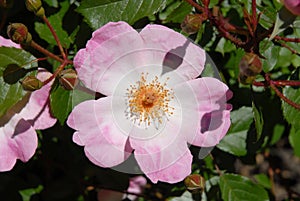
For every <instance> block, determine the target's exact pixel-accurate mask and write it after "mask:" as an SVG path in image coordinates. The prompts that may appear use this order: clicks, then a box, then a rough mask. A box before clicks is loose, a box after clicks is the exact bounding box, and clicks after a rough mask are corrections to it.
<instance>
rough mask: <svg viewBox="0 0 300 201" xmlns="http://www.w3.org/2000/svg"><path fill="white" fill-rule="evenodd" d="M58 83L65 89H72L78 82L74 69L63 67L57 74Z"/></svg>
mask: <svg viewBox="0 0 300 201" xmlns="http://www.w3.org/2000/svg"><path fill="white" fill-rule="evenodd" d="M58 80H59V83H60V84H61V86H62V87H63V88H64V89H66V90H73V89H74V88H75V87H76V86H77V84H78V76H77V72H76V71H75V70H74V69H71V68H69V69H65V70H63V71H61V72H60V74H59V78H58Z"/></svg>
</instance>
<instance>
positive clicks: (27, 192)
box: [19, 185, 43, 201]
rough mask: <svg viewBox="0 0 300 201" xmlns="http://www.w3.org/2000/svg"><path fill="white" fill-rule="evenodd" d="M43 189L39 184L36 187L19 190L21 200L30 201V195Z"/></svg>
mask: <svg viewBox="0 0 300 201" xmlns="http://www.w3.org/2000/svg"><path fill="white" fill-rule="evenodd" d="M42 190H43V186H42V185H39V186H38V187H36V188H30V189H25V190H21V191H19V193H20V194H21V196H22V199H23V201H30V198H31V196H33V195H35V194H38V193H40V192H41V191H42Z"/></svg>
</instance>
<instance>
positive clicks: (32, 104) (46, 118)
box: [0, 37, 56, 172]
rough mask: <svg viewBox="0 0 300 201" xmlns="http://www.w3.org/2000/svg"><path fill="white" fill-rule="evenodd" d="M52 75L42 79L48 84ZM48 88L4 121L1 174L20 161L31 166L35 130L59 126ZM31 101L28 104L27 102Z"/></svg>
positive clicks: (0, 131) (1, 42)
mask: <svg viewBox="0 0 300 201" xmlns="http://www.w3.org/2000/svg"><path fill="white" fill-rule="evenodd" d="M1 45H2V46H10V47H17V48H18V45H17V44H15V43H13V42H11V41H10V40H7V39H4V38H2V37H0V46H1ZM49 76H51V73H49V72H45V71H40V72H39V73H38V76H37V77H38V78H39V79H40V80H42V81H43V80H45V79H47V78H48V77H49ZM50 88H51V85H50V84H48V85H46V86H44V87H42V88H41V89H39V90H37V91H34V92H32V93H31V94H28V95H30V97H29V96H28V98H29V99H28V100H27V99H26V97H25V98H24V99H23V100H22V101H21V102H20V103H19V104H17V106H14V108H12V109H10V110H9V111H8V112H7V113H6V114H5V115H4V116H3V117H1V118H0V172H2V171H9V170H11V169H12V168H13V167H14V165H15V163H16V161H17V159H20V160H21V161H23V162H27V161H28V160H29V159H30V158H31V157H32V156H33V155H34V153H35V150H36V148H37V145H38V138H37V134H36V131H35V129H38V130H39V129H46V128H49V127H51V126H53V125H54V124H55V122H56V119H54V118H53V117H52V116H51V115H50V111H49V103H48V97H49V91H50ZM26 101H28V102H26ZM22 104H25V106H24V107H23V105H22Z"/></svg>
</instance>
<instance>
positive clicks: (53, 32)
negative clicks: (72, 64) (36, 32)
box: [43, 15, 67, 60]
mask: <svg viewBox="0 0 300 201" xmlns="http://www.w3.org/2000/svg"><path fill="white" fill-rule="evenodd" d="M43 20H44V22H45V23H46V25H47V26H48V28H49V29H50V31H51V33H52V35H53V37H54V39H55V41H56V43H57V46H58V48H59V50H60V53H61V55H62V57H63V58H64V60H67V55H66V53H65V52H64V49H63V47H62V46H61V43H60V40H59V38H58V36H57V34H56V32H55V30H54V29H53V27H52V25H51V24H50V22H49V20H48V18H47V17H46V15H44V16H43Z"/></svg>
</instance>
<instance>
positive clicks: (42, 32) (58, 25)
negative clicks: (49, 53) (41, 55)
mask: <svg viewBox="0 0 300 201" xmlns="http://www.w3.org/2000/svg"><path fill="white" fill-rule="evenodd" d="M60 6H61V9H60V10H59V12H58V13H56V14H54V15H51V16H50V17H49V18H48V20H49V22H50V23H51V25H52V26H53V28H54V30H55V32H56V34H57V36H58V38H59V40H60V42H61V44H62V46H63V47H65V48H69V46H70V43H73V41H72V40H71V38H70V37H69V36H68V33H67V32H66V31H65V30H64V29H63V28H62V27H63V25H62V19H63V17H64V15H65V14H66V12H67V11H68V9H69V6H70V5H69V2H68V1H64V2H62V3H60ZM34 25H35V31H36V32H37V33H38V34H39V36H40V37H41V38H42V39H44V40H45V41H47V42H48V43H49V44H51V45H56V41H55V39H54V37H53V35H52V34H51V32H50V30H49V28H48V26H47V25H46V24H44V23H40V22H35V23H34Z"/></svg>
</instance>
